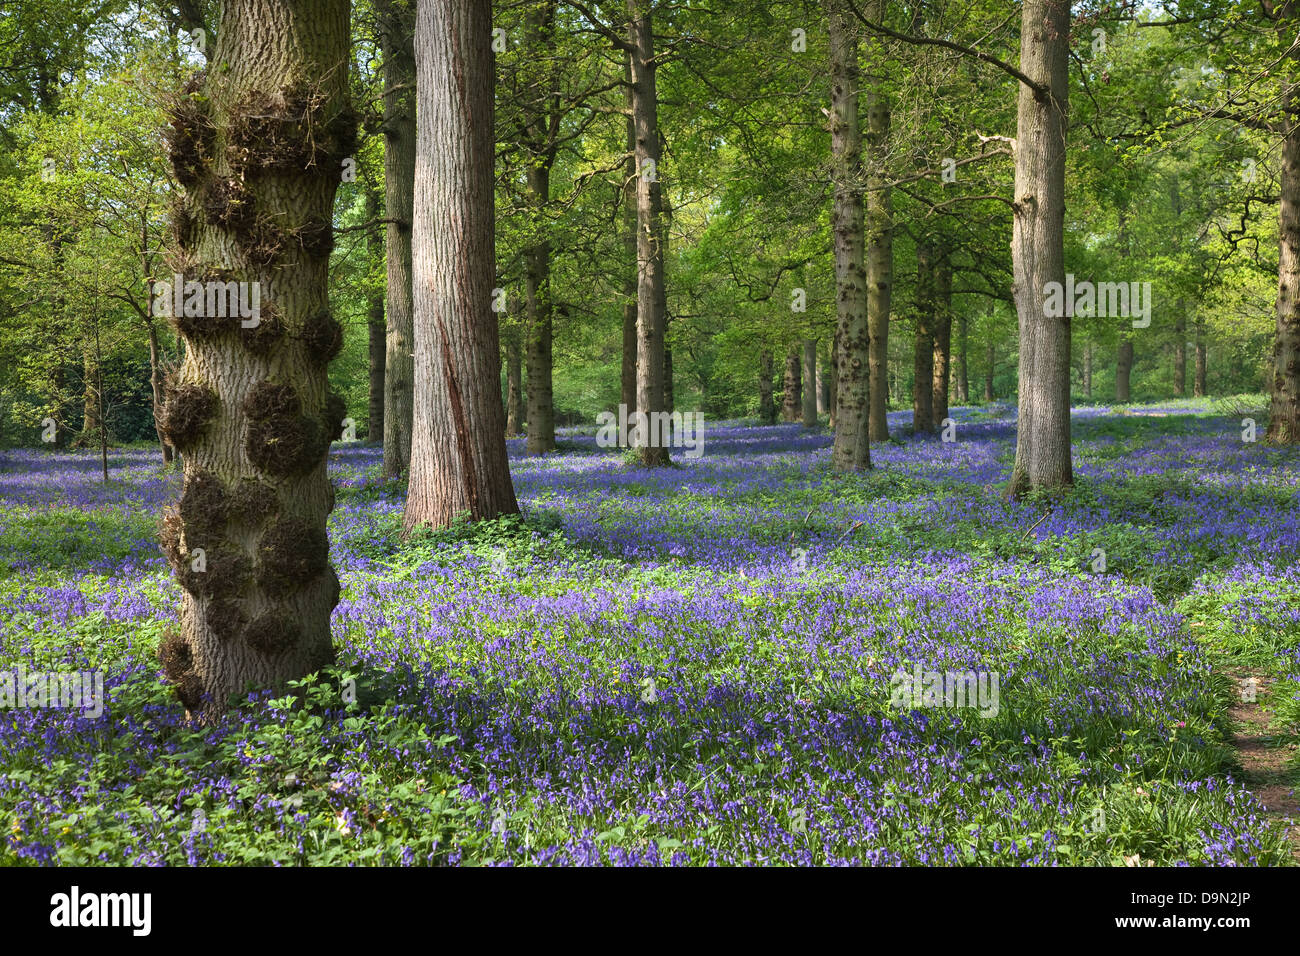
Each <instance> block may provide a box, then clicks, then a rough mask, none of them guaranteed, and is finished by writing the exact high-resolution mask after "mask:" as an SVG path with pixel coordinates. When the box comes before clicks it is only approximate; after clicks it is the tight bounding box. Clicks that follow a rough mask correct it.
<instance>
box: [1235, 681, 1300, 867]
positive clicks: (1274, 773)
mask: <svg viewBox="0 0 1300 956" xmlns="http://www.w3.org/2000/svg"><path fill="white" fill-rule="evenodd" d="M1228 674H1229V675H1230V676H1231V677H1232V678H1233V679H1234V680H1236V681H1237V683H1238V686H1239V687H1241V688H1242V689H1243V693H1240V694H1238V696H1237V700H1236V702H1235V703H1234V704H1233V705H1232V707H1231V708H1229V710H1228V713H1229V714H1230V715H1231V717H1232V721H1233V729H1234V735H1233V737H1232V738H1231V740H1230V741H1229V742H1230V743H1231V744H1232V746H1233V747H1234V748H1236V751H1237V759H1238V760H1240V761H1241V766H1242V769H1243V770H1244V771H1245V779H1244V781H1243V782H1244V783H1245V784H1246V787H1247V788H1248V789H1249V790H1250V791H1251V793H1253V794H1255V796H1256V797H1258V798H1259V801H1260V803H1262V804H1264V808H1265V811H1266V812H1265V817H1266V818H1267V819H1269V820H1271V821H1274V822H1276V823H1278V824H1279V825H1281V826H1286V827H1287V830H1286V832H1287V835H1288V836H1289V837H1290V839H1291V855H1292V856H1293V857H1295V859H1296V860H1297V861H1300V800H1297V798H1296V797H1295V796H1294V795H1293V794H1292V791H1294V790H1296V788H1297V784H1298V783H1300V782H1298V781H1297V780H1296V779H1295V773H1294V771H1291V770H1290V769H1289V766H1288V765H1289V764H1291V762H1292V761H1293V759H1294V758H1295V755H1296V748H1297V745H1296V744H1295V743H1293V742H1290V741H1292V740H1293V738H1292V737H1290V736H1289V735H1286V734H1282V735H1278V734H1277V733H1275V732H1274V731H1273V730H1271V729H1270V726H1269V725H1270V723H1271V720H1272V718H1271V716H1270V714H1269V713H1268V712H1267V711H1266V710H1265V709H1264V705H1265V704H1266V703H1267V702H1268V698H1269V696H1270V693H1271V686H1270V685H1271V684H1272V681H1270V680H1269V679H1268V678H1267V677H1265V676H1263V675H1262V674H1257V673H1254V672H1252V671H1250V670H1246V669H1243V668H1233V669H1231V670H1229V671H1228ZM1252 679H1253V680H1254V683H1255V686H1254V690H1255V695H1254V696H1255V700H1253V701H1251V700H1243V699H1242V698H1243V697H1246V698H1248V697H1249V696H1250V694H1249V693H1248V692H1245V691H1246V689H1247V688H1248V687H1249V685H1248V683H1247V682H1248V681H1250V680H1252Z"/></svg>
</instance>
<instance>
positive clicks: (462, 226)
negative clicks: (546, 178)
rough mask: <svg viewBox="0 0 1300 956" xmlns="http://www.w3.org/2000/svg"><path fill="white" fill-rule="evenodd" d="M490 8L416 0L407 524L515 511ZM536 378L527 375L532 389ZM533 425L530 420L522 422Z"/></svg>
mask: <svg viewBox="0 0 1300 956" xmlns="http://www.w3.org/2000/svg"><path fill="white" fill-rule="evenodd" d="M491 44H492V9H491V4H490V3H489V2H488V0H421V2H420V4H419V9H418V13H417V16H416V24H415V71H416V83H417V87H416V88H417V90H418V100H419V102H418V107H417V111H416V125H417V130H416V142H417V151H418V154H419V157H420V162H419V164H418V165H417V166H416V170H415V225H414V229H413V231H412V252H413V255H412V265H413V273H412V274H413V278H414V288H415V415H414V436H413V442H412V447H411V480H410V490H409V493H408V496H407V500H406V512H405V515H404V525H405V527H406V530H407V531H408V532H409V531H411V530H413V529H415V528H417V527H420V526H426V525H427V526H431V527H434V528H442V527H446V526H448V525H450V524H451V523H452V522H453V521H454V520H456V519H457V518H458V517H460V516H463V515H468V516H469V518H470V519H471V520H480V519H483V518H493V517H496V516H498V515H502V514H513V513H516V512H518V510H519V506H518V504H517V503H516V501H515V491H514V486H513V484H512V483H511V480H510V466H509V462H508V461H507V459H506V442H505V412H504V409H503V408H502V405H501V392H500V388H501V353H500V342H499V340H498V337H497V336H498V332H497V313H496V312H495V311H493V309H492V304H493V294H492V290H493V283H494V282H495V278H496V275H495V262H496V257H495V251H494V248H493V243H494V234H495V209H494V194H493V170H494V159H495V157H494V150H493V84H494V82H495V70H494V64H493V57H492V46H491ZM532 387H533V383H531V382H530V383H529V390H530V391H531V390H532ZM529 424H530V426H531V424H532V423H531V422H530V423H529Z"/></svg>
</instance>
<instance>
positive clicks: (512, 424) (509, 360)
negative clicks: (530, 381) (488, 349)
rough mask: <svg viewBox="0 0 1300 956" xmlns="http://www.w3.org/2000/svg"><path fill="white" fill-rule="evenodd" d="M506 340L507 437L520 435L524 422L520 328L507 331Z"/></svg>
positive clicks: (522, 361)
mask: <svg viewBox="0 0 1300 956" xmlns="http://www.w3.org/2000/svg"><path fill="white" fill-rule="evenodd" d="M505 340H506V437H507V438H514V437H516V436H517V435H519V434H520V430H519V423H520V421H522V420H523V364H524V356H523V346H522V345H521V344H520V334H519V328H518V327H517V326H515V325H511V326H510V328H508V329H507V330H506V331H505Z"/></svg>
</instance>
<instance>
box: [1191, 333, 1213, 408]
mask: <svg viewBox="0 0 1300 956" xmlns="http://www.w3.org/2000/svg"><path fill="white" fill-rule="evenodd" d="M1194 325H1195V344H1196V375H1195V377H1194V378H1193V379H1192V394H1193V395H1194V396H1195V397H1196V398H1204V397H1205V396H1206V395H1209V394H1210V389H1209V381H1208V380H1209V361H1208V355H1207V353H1206V346H1205V319H1204V318H1203V317H1202V316H1199V315H1198V316H1197V317H1196V320H1195V322H1194Z"/></svg>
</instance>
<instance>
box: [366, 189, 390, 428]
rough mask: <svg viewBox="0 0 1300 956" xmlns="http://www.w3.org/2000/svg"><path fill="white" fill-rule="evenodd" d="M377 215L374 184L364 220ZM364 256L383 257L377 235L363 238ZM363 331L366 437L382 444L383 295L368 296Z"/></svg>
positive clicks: (374, 259)
mask: <svg viewBox="0 0 1300 956" xmlns="http://www.w3.org/2000/svg"><path fill="white" fill-rule="evenodd" d="M378 215H379V196H378V190H376V189H375V188H374V186H373V185H371V186H368V187H367V188H366V219H367V220H370V219H375V218H376V217H377V216H378ZM366 254H367V257H368V258H369V260H370V262H371V263H372V264H373V263H376V262H379V261H381V260H382V258H383V255H384V253H383V249H382V248H381V244H380V242H379V238H378V234H377V233H375V232H371V233H370V234H369V235H368V236H367V239H366ZM366 298H367V300H368V304H367V308H366V311H367V316H366V329H367V331H368V333H369V337H370V338H369V342H368V343H367V344H368V346H369V359H370V362H369V367H370V383H369V384H370V388H369V391H368V393H367V398H368V401H369V407H368V408H367V419H366V420H367V421H368V422H369V423H370V424H369V426H368V430H367V434H368V436H369V438H370V439H371V441H375V440H379V441H382V440H383V437H384V362H385V359H386V358H387V354H386V349H387V345H388V343H387V338H388V329H387V327H386V326H385V323H384V296H383V294H382V293H381V292H380V291H379V290H377V289H375V290H372V291H370V292H369V293H368V294H367V297H366Z"/></svg>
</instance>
